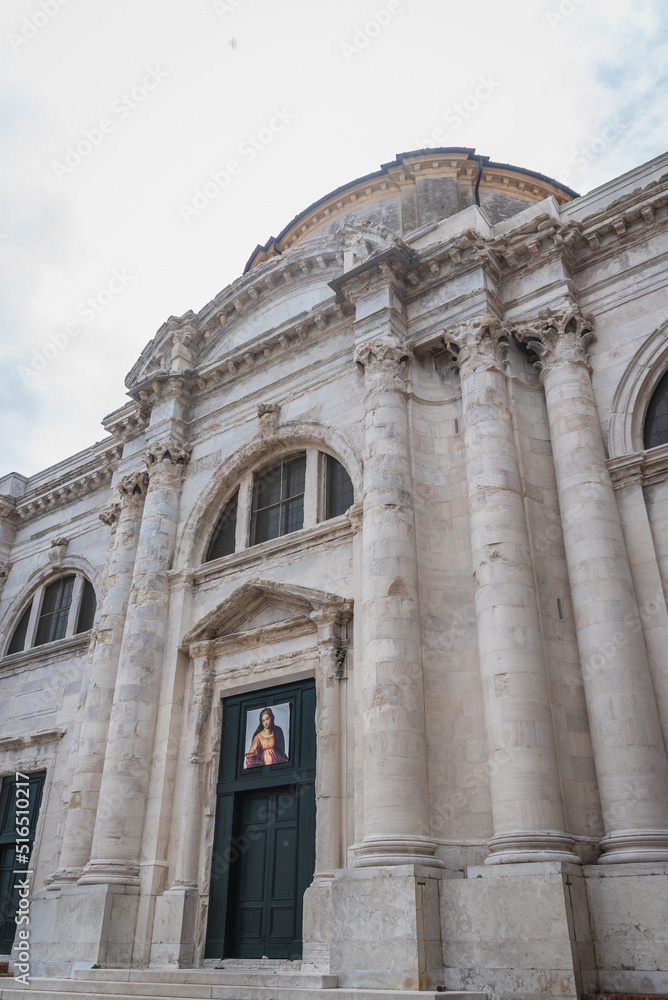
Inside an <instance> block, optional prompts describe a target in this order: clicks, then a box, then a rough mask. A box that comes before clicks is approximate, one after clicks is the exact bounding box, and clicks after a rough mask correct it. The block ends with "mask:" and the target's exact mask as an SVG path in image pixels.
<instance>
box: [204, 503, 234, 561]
mask: <svg viewBox="0 0 668 1000" xmlns="http://www.w3.org/2000/svg"><path fill="white" fill-rule="evenodd" d="M238 500H239V494H238V493H235V495H234V496H233V497H232V499H231V500H230V501H229V503H227V504H226V505H225V507H224V508H223V512H222V514H221V515H220V517H219V518H218V523H217V524H216V527H215V529H214V532H213V536H212V538H211V543H210V545H209V551H208V552H207V554H206V559H205V560H204V561H205V562H211V560H212V559H220V557H221V556H229V555H230V554H231V553H232V552H234V549H235V539H236V533H237V507H238Z"/></svg>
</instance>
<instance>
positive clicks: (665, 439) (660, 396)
mask: <svg viewBox="0 0 668 1000" xmlns="http://www.w3.org/2000/svg"><path fill="white" fill-rule="evenodd" d="M644 444H645V448H656V447H657V446H658V445H660V444H668V372H666V374H665V375H664V376H663V378H662V379H661V381H660V382H659V384H658V386H657V387H656V389H655V390H654V395H653V396H652V398H651V400H650V404H649V406H648V407H647V417H646V418H645V440H644Z"/></svg>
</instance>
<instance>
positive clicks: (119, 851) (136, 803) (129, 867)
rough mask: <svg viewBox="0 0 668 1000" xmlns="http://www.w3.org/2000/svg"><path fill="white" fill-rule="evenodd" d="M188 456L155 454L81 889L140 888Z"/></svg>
mask: <svg viewBox="0 0 668 1000" xmlns="http://www.w3.org/2000/svg"><path fill="white" fill-rule="evenodd" d="M187 457H188V455H187V452H186V451H185V450H184V449H183V447H182V446H180V445H179V444H176V443H174V442H167V443H162V444H159V445H158V444H156V445H154V446H152V447H151V448H150V449H149V451H148V453H147V456H146V461H147V466H148V473H149V483H148V489H147V492H146V501H145V504H144V513H143V517H142V522H141V527H140V531H139V542H138V545H137V555H136V559H135V569H134V577H133V580H132V590H131V593H130V600H129V606H128V613H127V617H126V620H125V628H124V631H123V641H122V645H121V652H120V658H119V664H118V673H117V677H116V687H115V692H114V701H113V705H112V709H111V718H110V722H109V734H108V740H107V752H106V756H105V761H104V770H103V773H102V783H101V787H100V803H99V807H98V814H97V820H96V823H95V833H94V837H93V847H92V851H91V861H90V862H89V863H88V864H87V865H86V868H85V869H84V873H83V875H82V877H81V878H80V879H79V883H80V884H83V885H86V884H91V883H102V884H106V883H118V884H124V885H137V884H138V875H139V857H140V848H141V837H142V830H143V825H144V815H145V811H146V799H147V796H148V784H149V777H150V770H151V759H152V755H153V741H154V736H155V723H156V717H157V711H158V693H159V687H160V675H161V669H162V658H163V652H164V645H165V633H166V630H167V615H168V608H169V586H168V578H167V571H168V570H169V568H170V566H171V561H172V556H173V551H174V541H175V535H176V522H177V516H178V507H179V493H180V485H181V475H182V471H183V466H184V464H185V462H186V461H187Z"/></svg>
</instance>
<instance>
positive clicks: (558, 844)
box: [485, 830, 582, 865]
mask: <svg viewBox="0 0 668 1000" xmlns="http://www.w3.org/2000/svg"><path fill="white" fill-rule="evenodd" d="M487 846H488V847H489V851H490V853H489V855H488V857H486V858H485V864H486V865H507V864H525V863H526V862H542V861H563V862H565V863H567V864H575V865H579V864H581V863H582V859H581V858H580V856H579V854H576V853H575V851H574V849H573V848H574V847H575V841H574V840H573V838H572V837H569V836H568V834H567V833H561V832H555V833H548V832H546V831H544V830H513V831H511V832H510V833H499V834H497V835H496V836H494V837H492V839H491V840H490V841H489V842H488V844H487Z"/></svg>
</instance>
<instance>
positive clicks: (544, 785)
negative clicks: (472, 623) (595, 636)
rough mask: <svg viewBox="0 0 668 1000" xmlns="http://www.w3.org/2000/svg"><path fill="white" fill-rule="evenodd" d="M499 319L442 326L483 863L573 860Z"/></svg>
mask: <svg viewBox="0 0 668 1000" xmlns="http://www.w3.org/2000/svg"><path fill="white" fill-rule="evenodd" d="M499 341H500V329H499V324H498V323H497V322H496V320H494V319H493V317H491V316H487V315H483V316H481V317H478V318H477V319H475V320H471V321H469V322H466V323H463V324H461V325H460V326H459V327H457V328H455V329H453V330H451V331H448V333H447V334H446V337H445V342H446V345H447V346H448V348H449V350H450V352H451V354H453V356H455V357H456V360H457V363H458V365H459V372H460V378H461V387H462V409H463V415H464V441H465V448H466V477H467V484H468V496H469V516H470V532H471V554H472V558H473V575H474V580H475V607H476V627H477V634H478V652H479V661H480V673H481V678H482V690H483V706H484V714H485V728H486V733H487V743H488V754H489V775H490V792H491V798H492V817H493V823H494V836H493V837H492V839H491V840H490V842H489V848H490V854H489V856H488V857H487V859H486V864H500V863H503V862H524V861H570V862H579V860H580V859H579V857H578V856H577V855H576V854H575V853H574V852H573V843H574V842H573V840H572V838H571V837H569V836H568V835H567V834H566V833H565V831H564V826H565V822H564V809H563V801H562V794H561V786H560V781H559V766H558V761H557V753H556V747H555V740H554V730H553V725H552V714H551V707H550V692H549V687H548V681H547V671H546V665H545V654H544V649H543V638H542V632H541V624H540V617H539V611H538V598H537V594H536V587H535V580H534V574H533V566H532V562H531V549H530V543H529V536H528V530H527V523H526V513H525V509H524V500H523V494H522V481H521V477H520V472H519V465H518V460H517V454H516V451H515V442H514V436H513V428H512V423H511V416H510V405H509V400H508V389H507V384H506V378H505V374H504V372H503V364H502V357H501V346H500V343H499Z"/></svg>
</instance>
